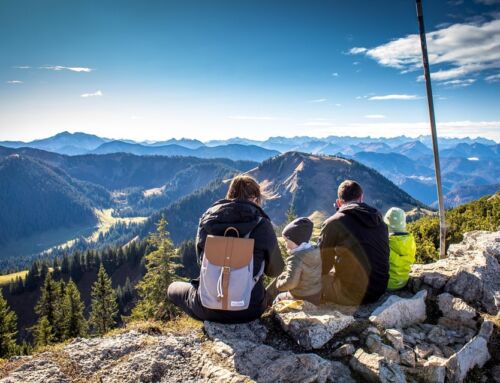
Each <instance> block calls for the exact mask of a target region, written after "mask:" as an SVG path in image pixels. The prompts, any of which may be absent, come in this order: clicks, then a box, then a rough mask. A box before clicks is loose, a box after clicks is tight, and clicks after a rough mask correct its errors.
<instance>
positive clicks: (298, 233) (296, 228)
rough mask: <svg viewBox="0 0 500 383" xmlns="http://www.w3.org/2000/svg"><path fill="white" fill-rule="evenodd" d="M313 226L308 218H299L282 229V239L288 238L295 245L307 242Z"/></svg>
mask: <svg viewBox="0 0 500 383" xmlns="http://www.w3.org/2000/svg"><path fill="white" fill-rule="evenodd" d="M313 226H314V224H313V223H312V221H311V220H310V219H309V218H306V217H301V218H297V219H295V220H293V221H292V222H290V223H289V224H288V225H286V226H285V228H284V229H283V233H282V234H283V237H285V238H288V239H289V240H290V241H292V242H293V243H295V244H296V245H300V244H301V243H302V242H309V240H310V239H311V235H312V232H313Z"/></svg>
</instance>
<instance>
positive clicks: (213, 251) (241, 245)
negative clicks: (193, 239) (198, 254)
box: [205, 235, 254, 269]
mask: <svg viewBox="0 0 500 383" xmlns="http://www.w3.org/2000/svg"><path fill="white" fill-rule="evenodd" d="M253 246H254V240H253V238H234V237H219V236H214V235H208V236H207V241H206V242H205V256H206V257H207V259H208V260H209V261H210V263H212V264H214V265H217V266H227V267H231V268H235V269H238V268H240V267H244V266H246V265H248V264H249V263H250V261H251V260H252V256H253Z"/></svg>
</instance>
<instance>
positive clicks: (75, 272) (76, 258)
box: [70, 252, 83, 282]
mask: <svg viewBox="0 0 500 383" xmlns="http://www.w3.org/2000/svg"><path fill="white" fill-rule="evenodd" d="M70 275H71V279H73V280H74V281H75V282H78V281H79V280H80V278H81V277H82V275H83V270H82V262H81V257H80V253H79V252H75V254H74V255H73V259H72V262H71V267H70Z"/></svg>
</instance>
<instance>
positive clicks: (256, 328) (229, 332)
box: [203, 320, 267, 343]
mask: <svg viewBox="0 0 500 383" xmlns="http://www.w3.org/2000/svg"><path fill="white" fill-rule="evenodd" d="M203 327H204V329H205V332H206V333H207V335H208V336H209V337H210V338H212V339H225V340H227V339H232V338H235V339H239V340H249V341H251V342H256V343H262V342H263V341H264V340H265V339H266V337H267V328H266V327H265V326H264V325H263V324H262V322H261V321H259V320H254V321H252V322H249V323H238V324H221V323H216V322H209V321H205V322H203Z"/></svg>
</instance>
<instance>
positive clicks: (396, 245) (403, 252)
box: [389, 233, 417, 257]
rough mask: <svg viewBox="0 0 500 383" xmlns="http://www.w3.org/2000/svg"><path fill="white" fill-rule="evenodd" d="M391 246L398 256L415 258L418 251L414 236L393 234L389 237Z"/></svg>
mask: <svg viewBox="0 0 500 383" xmlns="http://www.w3.org/2000/svg"><path fill="white" fill-rule="evenodd" d="M389 245H390V247H391V250H392V251H394V252H395V253H396V254H399V255H400V256H405V257H414V256H415V252H416V251H417V248H416V245H415V240H414V239H413V234H411V233H408V234H403V235H400V234H392V235H391V236H390V237H389Z"/></svg>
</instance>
